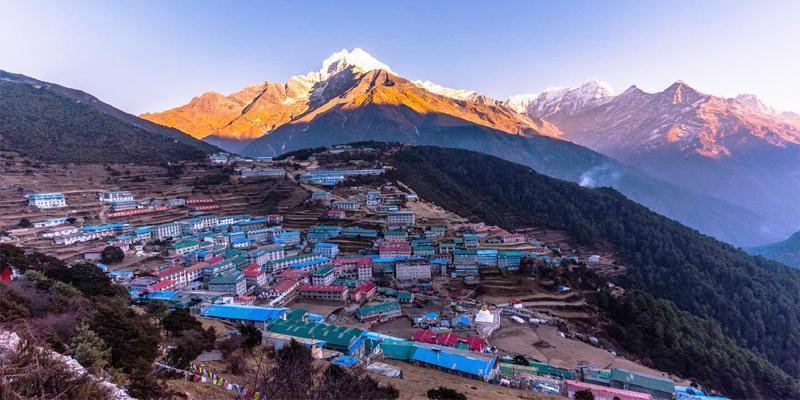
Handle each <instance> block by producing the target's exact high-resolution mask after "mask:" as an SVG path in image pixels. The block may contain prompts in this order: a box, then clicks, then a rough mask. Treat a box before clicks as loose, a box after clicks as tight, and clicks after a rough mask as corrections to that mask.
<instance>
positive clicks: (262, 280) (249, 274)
mask: <svg viewBox="0 0 800 400" xmlns="http://www.w3.org/2000/svg"><path fill="white" fill-rule="evenodd" d="M242 275H244V279H245V281H246V282H247V286H248V287H253V286H263V285H265V284H266V283H267V274H265V273H264V271H262V270H261V267H260V266H258V265H257V264H252V265H250V266H249V267H247V268H245V270H244V271H242Z"/></svg>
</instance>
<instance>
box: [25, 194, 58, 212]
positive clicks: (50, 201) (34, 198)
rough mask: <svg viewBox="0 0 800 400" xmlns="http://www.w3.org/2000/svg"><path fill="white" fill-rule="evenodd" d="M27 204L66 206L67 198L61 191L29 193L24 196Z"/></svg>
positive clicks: (35, 205)
mask: <svg viewBox="0 0 800 400" xmlns="http://www.w3.org/2000/svg"><path fill="white" fill-rule="evenodd" d="M26 197H27V198H28V205H30V206H31V207H35V208H44V209H46V208H59V207H66V206H67V200H66V198H65V197H64V195H63V194H62V193H31V194H29V195H27V196H26Z"/></svg>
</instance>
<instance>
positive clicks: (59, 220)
mask: <svg viewBox="0 0 800 400" xmlns="http://www.w3.org/2000/svg"><path fill="white" fill-rule="evenodd" d="M67 218H68V217H56V218H48V219H46V220H44V221H36V222H34V223H33V227H34V228H48V227H51V226H61V225H64V224H66V223H67ZM77 219H80V220H81V222H82V220H83V218H76V222H78V221H77Z"/></svg>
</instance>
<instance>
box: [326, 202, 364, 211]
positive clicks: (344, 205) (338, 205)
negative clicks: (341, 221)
mask: <svg viewBox="0 0 800 400" xmlns="http://www.w3.org/2000/svg"><path fill="white" fill-rule="evenodd" d="M358 207H359V204H358V202H357V201H355V200H334V201H333V203H331V208H333V209H334V210H344V211H358Z"/></svg>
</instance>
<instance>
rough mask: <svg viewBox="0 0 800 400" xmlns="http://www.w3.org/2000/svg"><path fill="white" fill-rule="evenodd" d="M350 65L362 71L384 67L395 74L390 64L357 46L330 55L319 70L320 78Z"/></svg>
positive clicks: (325, 77)
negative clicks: (350, 49)
mask: <svg viewBox="0 0 800 400" xmlns="http://www.w3.org/2000/svg"><path fill="white" fill-rule="evenodd" d="M349 67H355V68H357V69H359V70H360V71H361V72H369V71H372V70H375V69H382V70H385V71H387V72H389V73H391V74H393V75H394V74H395V73H394V72H393V71H392V69H391V68H390V67H389V66H388V65H386V64H384V63H382V62H380V61H378V60H377V59H376V58H375V57H373V56H371V55H370V54H369V53H367V52H366V51H364V50H362V49H360V48H355V49H353V51H347V49H342V50H341V51H338V52H336V53H333V54H331V55H330V57H328V58H326V59H325V61H323V62H322V68H321V69H320V70H319V77H320V80H325V79H328V78H329V77H331V76H333V75H336V74H337V73H339V72H341V71H343V70H345V69H347V68H349Z"/></svg>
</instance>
